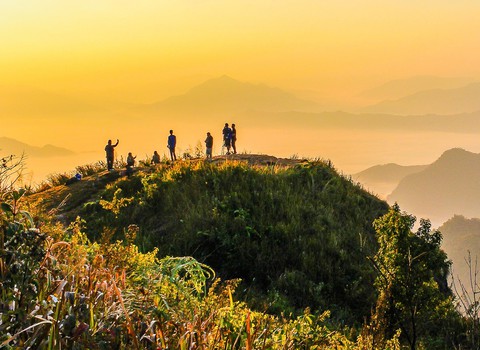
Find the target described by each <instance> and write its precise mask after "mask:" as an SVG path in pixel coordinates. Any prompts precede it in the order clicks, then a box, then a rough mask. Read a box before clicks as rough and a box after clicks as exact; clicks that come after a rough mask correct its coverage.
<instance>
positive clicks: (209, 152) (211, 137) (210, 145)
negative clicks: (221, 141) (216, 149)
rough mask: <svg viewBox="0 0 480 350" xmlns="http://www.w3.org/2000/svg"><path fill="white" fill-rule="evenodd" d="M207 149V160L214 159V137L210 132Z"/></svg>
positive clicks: (206, 140)
mask: <svg viewBox="0 0 480 350" xmlns="http://www.w3.org/2000/svg"><path fill="white" fill-rule="evenodd" d="M205 147H206V148H207V151H206V152H205V153H206V155H207V159H212V149H213V136H212V135H210V132H207V138H206V139H205Z"/></svg>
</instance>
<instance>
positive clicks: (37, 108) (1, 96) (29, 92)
mask: <svg viewBox="0 0 480 350" xmlns="http://www.w3.org/2000/svg"><path fill="white" fill-rule="evenodd" d="M103 110H104V108H103V107H102V106H100V105H99V104H92V103H89V102H85V101H83V100H82V99H79V98H75V97H71V96H68V95H63V94H60V93H54V92H50V91H45V90H42V89H37V88H32V87H24V86H0V112H1V113H2V114H3V115H5V116H8V115H14V116H23V117H28V116H58V115H71V114H76V113H89V112H93V111H103Z"/></svg>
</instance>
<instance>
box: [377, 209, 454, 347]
mask: <svg viewBox="0 0 480 350" xmlns="http://www.w3.org/2000/svg"><path fill="white" fill-rule="evenodd" d="M415 221H416V219H415V217H414V216H411V215H408V214H406V213H402V212H401V211H400V208H399V207H398V205H394V206H393V207H392V208H391V209H390V211H389V212H388V213H387V214H385V215H384V216H382V217H381V218H379V219H377V220H375V222H374V227H375V230H376V233H377V240H378V244H379V250H378V252H377V254H376V255H375V257H374V258H373V262H374V264H375V266H376V268H377V270H378V272H379V274H378V277H377V279H376V281H375V284H376V288H377V290H378V293H379V295H378V300H377V305H376V310H375V313H374V316H373V324H374V326H375V331H376V332H377V335H379V337H377V346H381V343H382V342H383V339H388V338H390V337H391V336H393V334H394V333H395V331H396V330H397V329H401V331H402V338H403V339H404V341H406V342H408V344H409V346H410V348H411V349H416V347H417V346H418V342H419V340H420V339H423V340H425V341H426V340H427V339H429V340H428V342H429V343H430V345H431V341H433V340H432V339H433V338H436V339H437V340H438V341H439V342H440V341H441V342H442V343H443V344H445V343H444V341H445V339H444V338H443V339H441V340H440V339H439V337H441V336H442V334H445V332H443V331H444V330H445V327H447V326H446V324H447V322H443V321H445V320H446V319H447V317H448V316H449V315H451V313H452V312H455V311H454V308H453V304H452V302H451V298H450V296H451V291H450V289H449V287H448V284H447V274H448V271H449V266H450V262H449V261H448V260H447V256H446V254H445V253H444V252H443V251H442V250H441V249H440V244H441V241H442V235H441V233H440V232H439V231H437V230H432V229H431V225H430V222H429V221H428V220H420V227H419V228H418V230H417V231H416V232H413V231H412V229H413V227H414V224H415Z"/></svg>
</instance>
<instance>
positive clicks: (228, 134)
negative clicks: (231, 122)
mask: <svg viewBox="0 0 480 350" xmlns="http://www.w3.org/2000/svg"><path fill="white" fill-rule="evenodd" d="M222 134H223V145H224V146H225V147H227V154H230V147H231V140H232V129H230V128H229V127H228V123H225V127H224V128H223V130H222Z"/></svg>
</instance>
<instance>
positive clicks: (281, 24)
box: [0, 0, 480, 171]
mask: <svg viewBox="0 0 480 350" xmlns="http://www.w3.org/2000/svg"><path fill="white" fill-rule="evenodd" d="M479 15H480V1H478V0H455V1H453V0H168V1H166V0H135V1H133V0H128V1H127V0H81V1H74V0H0V50H1V54H0V102H1V103H3V106H7V107H8V108H10V107H11V106H10V105H12V106H14V108H17V107H18V106H20V107H22V108H23V111H25V110H28V104H29V102H35V103H32V105H33V106H35V107H32V108H37V107H36V106H39V105H40V106H41V105H42V102H43V103H44V104H48V103H50V102H49V101H55V96H57V94H58V96H61V97H62V98H63V97H65V96H67V97H68V98H69V99H70V100H62V98H59V101H64V102H63V103H64V105H62V106H63V107H62V106H60V107H58V108H60V109H61V108H64V109H65V108H66V109H67V110H68V106H69V104H70V105H72V106H73V105H75V103H74V102H72V100H71V99H78V100H79V101H82V102H87V103H92V105H94V106H97V105H96V104H95V103H97V102H100V103H108V108H110V107H111V106H117V104H118V103H119V102H121V103H126V104H138V103H151V102H156V101H161V100H163V99H165V98H168V97H170V96H172V95H178V94H182V93H184V92H185V91H187V90H188V89H189V88H191V87H193V86H195V85H198V84H200V83H202V82H204V81H206V80H207V79H211V78H216V77H220V76H222V75H228V76H231V77H233V78H235V79H237V80H239V81H242V82H252V83H264V84H267V85H269V86H273V87H279V88H281V89H284V90H286V91H290V92H293V93H295V94H297V96H299V97H301V98H308V99H313V100H316V101H320V102H321V101H322V99H323V98H326V99H330V100H335V99H338V100H341V101H342V102H345V100H346V99H347V98H352V97H354V96H357V95H358V93H360V92H362V91H364V90H365V89H370V88H373V87H376V86H379V85H381V84H383V83H385V82H388V81H390V80H393V79H404V78H409V77H414V76H420V75H429V76H437V77H460V78H468V79H471V80H472V81H474V80H480V66H479V64H478V62H480V21H479ZM16 89H19V90H18V91H21V93H20V94H17V95H16V91H17V90H16ZM22 89H23V90H22ZM25 89H26V90H25ZM29 89H30V90H29ZM19 96H20V97H19ZM45 96H46V97H45ZM52 96H53V98H52ZM2 99H3V100H2ZM9 99H10V100H11V101H9ZM15 99H16V100H15ZM9 102H11V103H10V105H9ZM1 103H0V106H2V104H1ZM118 105H119V106H120V104H118ZM9 106H10V107H9ZM25 106H26V107H25ZM121 106H122V108H123V107H125V105H124V104H122V105H121ZM24 107H25V108H24ZM44 107H45V106H44ZM46 107H48V106H46ZM12 108H13V107H12ZM46 110H48V108H47V109H46ZM119 110H120V108H119ZM73 112H75V111H73ZM22 113H27V112H22ZM96 113H97V114H93V115H88V112H87V113H85V115H87V116H88V117H89V118H91V119H89V120H81V118H83V116H82V117H78V116H77V115H66V114H65V115H64V114H56V115H54V116H49V115H46V114H45V113H43V112H41V111H40V112H37V113H35V111H32V116H31V119H29V120H27V122H21V123H20V122H18V121H17V119H15V118H8V117H6V116H5V115H6V114H7V113H3V114H2V111H1V110H0V118H3V119H2V120H1V121H2V133H1V134H0V137H1V136H7V137H13V138H16V139H19V140H21V141H23V142H26V143H29V144H31V145H35V146H42V145H44V144H46V143H52V144H54V145H58V146H62V147H67V148H70V149H72V150H74V151H76V152H80V151H92V152H96V153H95V155H92V156H91V158H89V159H91V160H92V161H95V160H98V159H103V156H104V154H103V153H104V152H103V147H104V145H105V143H106V140H108V139H109V138H112V139H114V140H115V139H116V138H120V139H121V144H120V146H119V149H118V154H119V155H125V154H127V152H129V151H132V152H134V153H136V154H139V156H140V157H143V156H144V155H148V154H151V152H153V150H154V149H158V150H159V151H160V152H161V153H162V152H165V149H166V148H165V145H164V143H165V139H166V137H167V131H168V130H169V129H170V128H174V129H176V132H177V134H178V137H179V140H180V142H181V143H182V145H181V148H183V149H186V148H187V147H188V146H192V145H193V146H195V143H196V142H200V145H202V142H203V139H204V134H205V132H206V130H211V131H212V133H214V135H215V136H214V137H215V138H216V144H215V147H217V148H216V149H215V152H217V153H218V152H220V147H221V146H220V142H219V141H218V140H220V138H221V127H222V125H223V123H224V122H225V121H224V120H219V121H218V123H216V124H214V125H202V126H201V128H200V129H195V128H192V127H191V126H189V125H187V126H186V127H184V126H180V124H175V123H177V122H178V121H177V120H172V119H173V118H171V117H170V116H158V117H157V116H155V118H156V119H151V120H150V121H149V122H141V123H140V122H138V123H137V122H136V120H134V118H132V116H125V115H120V114H117V111H116V110H115V108H113V109H109V113H110V114H106V113H103V111H102V110H101V109H99V110H97V111H96ZM20 114H21V113H17V115H20ZM194 117H195V116H193V118H194ZM122 118H124V119H122ZM228 118H230V119H232V118H234V116H229V117H228ZM197 119H198V118H197ZM92 120H93V121H95V122H92ZM125 120H128V123H126V122H125ZM228 121H230V122H233V120H228ZM100 122H102V123H103V124H101V123H100ZM187 122H188V121H187ZM274 123H275V121H274V120H272V124H274ZM140 124H141V125H140ZM187 124H188V123H187ZM217 124H218V125H217ZM249 127H250V130H248V131H247V125H240V128H239V129H240V134H241V135H242V138H241V141H239V142H240V149H241V151H244V150H245V151H248V152H254V153H255V152H264V153H269V154H274V155H277V156H290V155H293V154H297V155H300V156H304V155H305V156H310V157H317V156H319V157H322V158H330V159H332V160H333V162H334V163H336V164H339V165H340V167H341V168H342V169H346V170H351V169H354V170H355V171H359V170H362V168H365V167H367V165H368V166H370V165H374V164H376V163H381V162H389V161H391V162H395V161H398V162H403V161H406V160H407V159H411V161H412V162H418V163H425V162H428V161H433V160H434V159H435V158H436V157H438V156H439V154H440V153H441V152H442V151H443V150H444V148H445V147H447V146H448V147H470V148H469V149H471V150H472V151H475V150H477V149H478V150H480V148H479V147H480V145H479V144H478V141H477V140H478V137H477V136H478V135H473V134H472V135H469V136H468V137H464V136H463V135H447V136H445V135H443V134H442V135H437V134H435V135H429V136H428V137H425V135H423V134H415V135H413V136H412V138H411V142H410V143H411V145H412V147H413V146H418V147H419V148H418V149H421V151H418V152H417V151H416V150H414V149H408V150H404V148H403V144H402V142H403V140H405V139H406V137H405V135H402V134H395V135H393V134H392V135H387V134H383V135H380V137H379V136H378V135H376V136H374V135H371V134H365V135H358V133H353V134H352V133H349V132H345V131H342V130H338V131H337V132H335V133H334V132H331V131H325V130H324V131H322V132H323V133H318V132H317V130H315V131H311V132H310V130H309V132H310V134H309V135H310V136H309V137H304V135H305V134H304V131H298V130H297V131H295V133H294V132H293V131H291V130H287V129H285V130H276V131H275V132H270V133H268V134H270V135H273V134H275V138H274V139H265V138H264V137H263V136H262V135H265V134H267V132H266V131H265V130H258V128H257V129H254V126H252V125H250V126H249ZM300 127H304V128H308V125H305V126H303V125H300ZM203 128H205V130H202V129H203ZM457 136H458V137H457ZM455 137H457V138H455ZM294 138H295V139H297V140H301V141H302V142H300V143H299V144H298V145H296V147H292V145H291V140H292V139H294ZM427 139H429V140H432V142H430V144H429V145H426V144H422V142H425V140H427ZM447 139H448V142H447V141H442V140H447ZM369 140H370V141H369ZM378 140H381V144H379V143H378V142H380V141H378ZM392 140H393V141H392ZM435 140H437V141H435ZM459 140H460V141H462V142H463V143H461V142H460V141H459ZM394 141H395V142H397V143H394ZM375 142H377V143H375ZM389 142H390V143H389ZM387 146H388V147H387ZM362 147H363V148H362ZM372 150H374V151H375V152H377V153H375V152H373V151H372ZM396 150H399V152H400V151H405V152H404V153H402V155H400V153H399V154H398V155H396V153H395V152H396ZM0 151H5V150H0ZM369 152H370V153H369ZM380 152H383V153H381V154H380ZM415 152H417V155H418V157H417V158H416V159H413V158H412V154H413V153H415ZM395 155H396V157H393V156H395ZM381 157H383V158H381ZM421 157H423V158H421ZM72 161H73V160H72ZM82 162H84V161H83V160H82ZM77 164H78V163H77ZM404 164H405V163H404ZM42 165H43V166H45V165H48V167H49V169H48V170H49V171H55V170H56V169H53V168H52V167H51V165H49V164H46V163H45V162H43V163H42ZM68 166H69V167H73V165H71V164H69V165H68Z"/></svg>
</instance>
